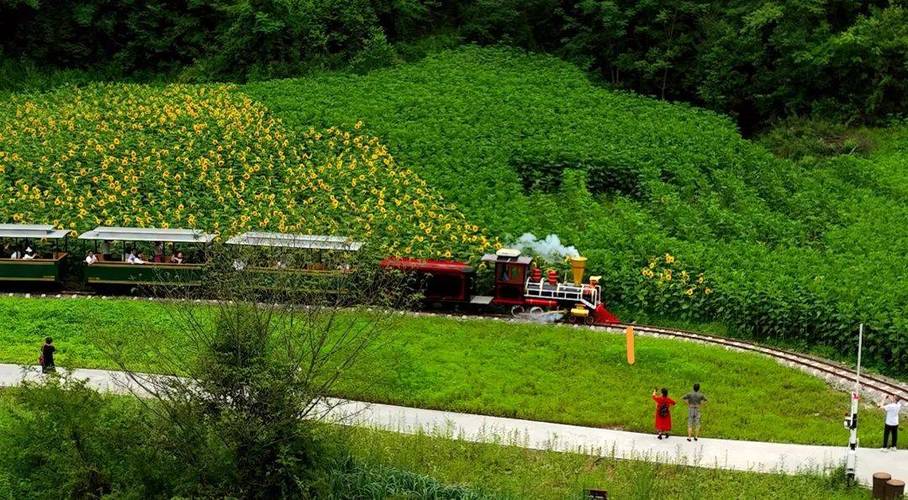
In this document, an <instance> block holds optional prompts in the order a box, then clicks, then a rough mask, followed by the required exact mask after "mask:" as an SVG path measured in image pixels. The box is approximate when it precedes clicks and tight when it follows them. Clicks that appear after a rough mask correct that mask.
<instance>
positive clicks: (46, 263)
mask: <svg viewBox="0 0 908 500" xmlns="http://www.w3.org/2000/svg"><path fill="white" fill-rule="evenodd" d="M68 236H69V231H67V230H65V229H54V227H53V226H50V225H39V224H0V242H2V247H3V255H0V281H6V282H14V283H15V282H18V283H33V282H45V283H58V282H60V280H61V278H62V272H63V269H62V267H63V264H64V262H65V261H66V258H67V256H68V253H67V251H66V250H67V240H68V238H67V237H68ZM39 243H40V244H41V247H44V246H47V247H48V248H41V247H39ZM29 250H31V251H30V252H29Z"/></svg>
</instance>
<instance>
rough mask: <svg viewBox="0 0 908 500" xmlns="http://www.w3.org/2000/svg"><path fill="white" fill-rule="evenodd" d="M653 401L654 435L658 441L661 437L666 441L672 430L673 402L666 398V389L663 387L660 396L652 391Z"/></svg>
mask: <svg viewBox="0 0 908 500" xmlns="http://www.w3.org/2000/svg"><path fill="white" fill-rule="evenodd" d="M653 401H655V402H656V435H657V436H658V437H659V439H662V437H663V436H664V437H665V439H668V433H669V432H670V431H671V430H672V406H675V401H674V400H673V399H672V398H670V397H668V389H666V388H664V387H663V388H662V395H661V396H658V395H657V393H656V390H655V389H653Z"/></svg>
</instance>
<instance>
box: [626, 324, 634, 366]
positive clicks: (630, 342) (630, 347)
mask: <svg viewBox="0 0 908 500" xmlns="http://www.w3.org/2000/svg"><path fill="white" fill-rule="evenodd" d="M624 338H625V339H626V340H627V364H629V365H632V364H634V361H636V360H635V359H634V327H632V326H629V327H627V331H625V332H624Z"/></svg>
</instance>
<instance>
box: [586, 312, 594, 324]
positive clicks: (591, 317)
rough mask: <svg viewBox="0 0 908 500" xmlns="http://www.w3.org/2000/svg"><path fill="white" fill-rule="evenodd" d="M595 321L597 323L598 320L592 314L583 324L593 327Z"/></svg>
mask: <svg viewBox="0 0 908 500" xmlns="http://www.w3.org/2000/svg"><path fill="white" fill-rule="evenodd" d="M595 321H596V318H594V317H593V315H592V314H590V315H589V316H587V317H585V318H583V322H584V323H586V324H587V325H592V324H593V323H595Z"/></svg>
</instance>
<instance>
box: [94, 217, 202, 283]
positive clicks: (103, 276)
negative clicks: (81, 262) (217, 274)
mask: <svg viewBox="0 0 908 500" xmlns="http://www.w3.org/2000/svg"><path fill="white" fill-rule="evenodd" d="M79 239H81V240H88V241H93V242H94V244H95V251H94V253H93V255H94V254H96V255H97V259H98V260H97V261H93V262H89V261H86V265H85V281H86V283H87V284H89V285H145V286H198V285H200V284H201V283H202V279H204V275H205V269H206V266H207V264H206V262H204V257H202V259H201V260H202V261H201V262H192V263H190V262H188V260H187V258H186V257H184V258H183V259H182V262H180V263H174V262H170V256H166V255H162V256H161V257H163V258H162V259H161V261H155V260H153V259H150V258H144V259H139V258H133V259H129V258H127V253H129V252H130V251H135V249H137V248H141V247H142V246H143V245H145V246H152V248H153V247H155V246H158V245H160V246H161V247H162V248H163V247H164V245H165V244H169V245H170V248H171V251H172V252H175V251H176V248H178V246H179V247H182V248H189V247H194V248H195V249H196V250H197V251H196V252H195V253H196V254H197V255H202V256H204V255H205V251H204V250H205V249H206V248H207V246H208V245H210V244H211V241H212V240H213V239H214V235H211V234H207V233H203V232H202V231H197V230H193V229H155V228H126V227H98V228H95V229H93V230H91V231H88V232H86V233H83V234H82V235H80V236H79ZM99 243H100V247H101V250H100V251H99V250H98V246H99ZM114 244H120V245H121V247H122V251H121V252H113V251H112V250H111V245H114ZM181 253H182V252H181ZM187 254H188V252H187Z"/></svg>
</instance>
